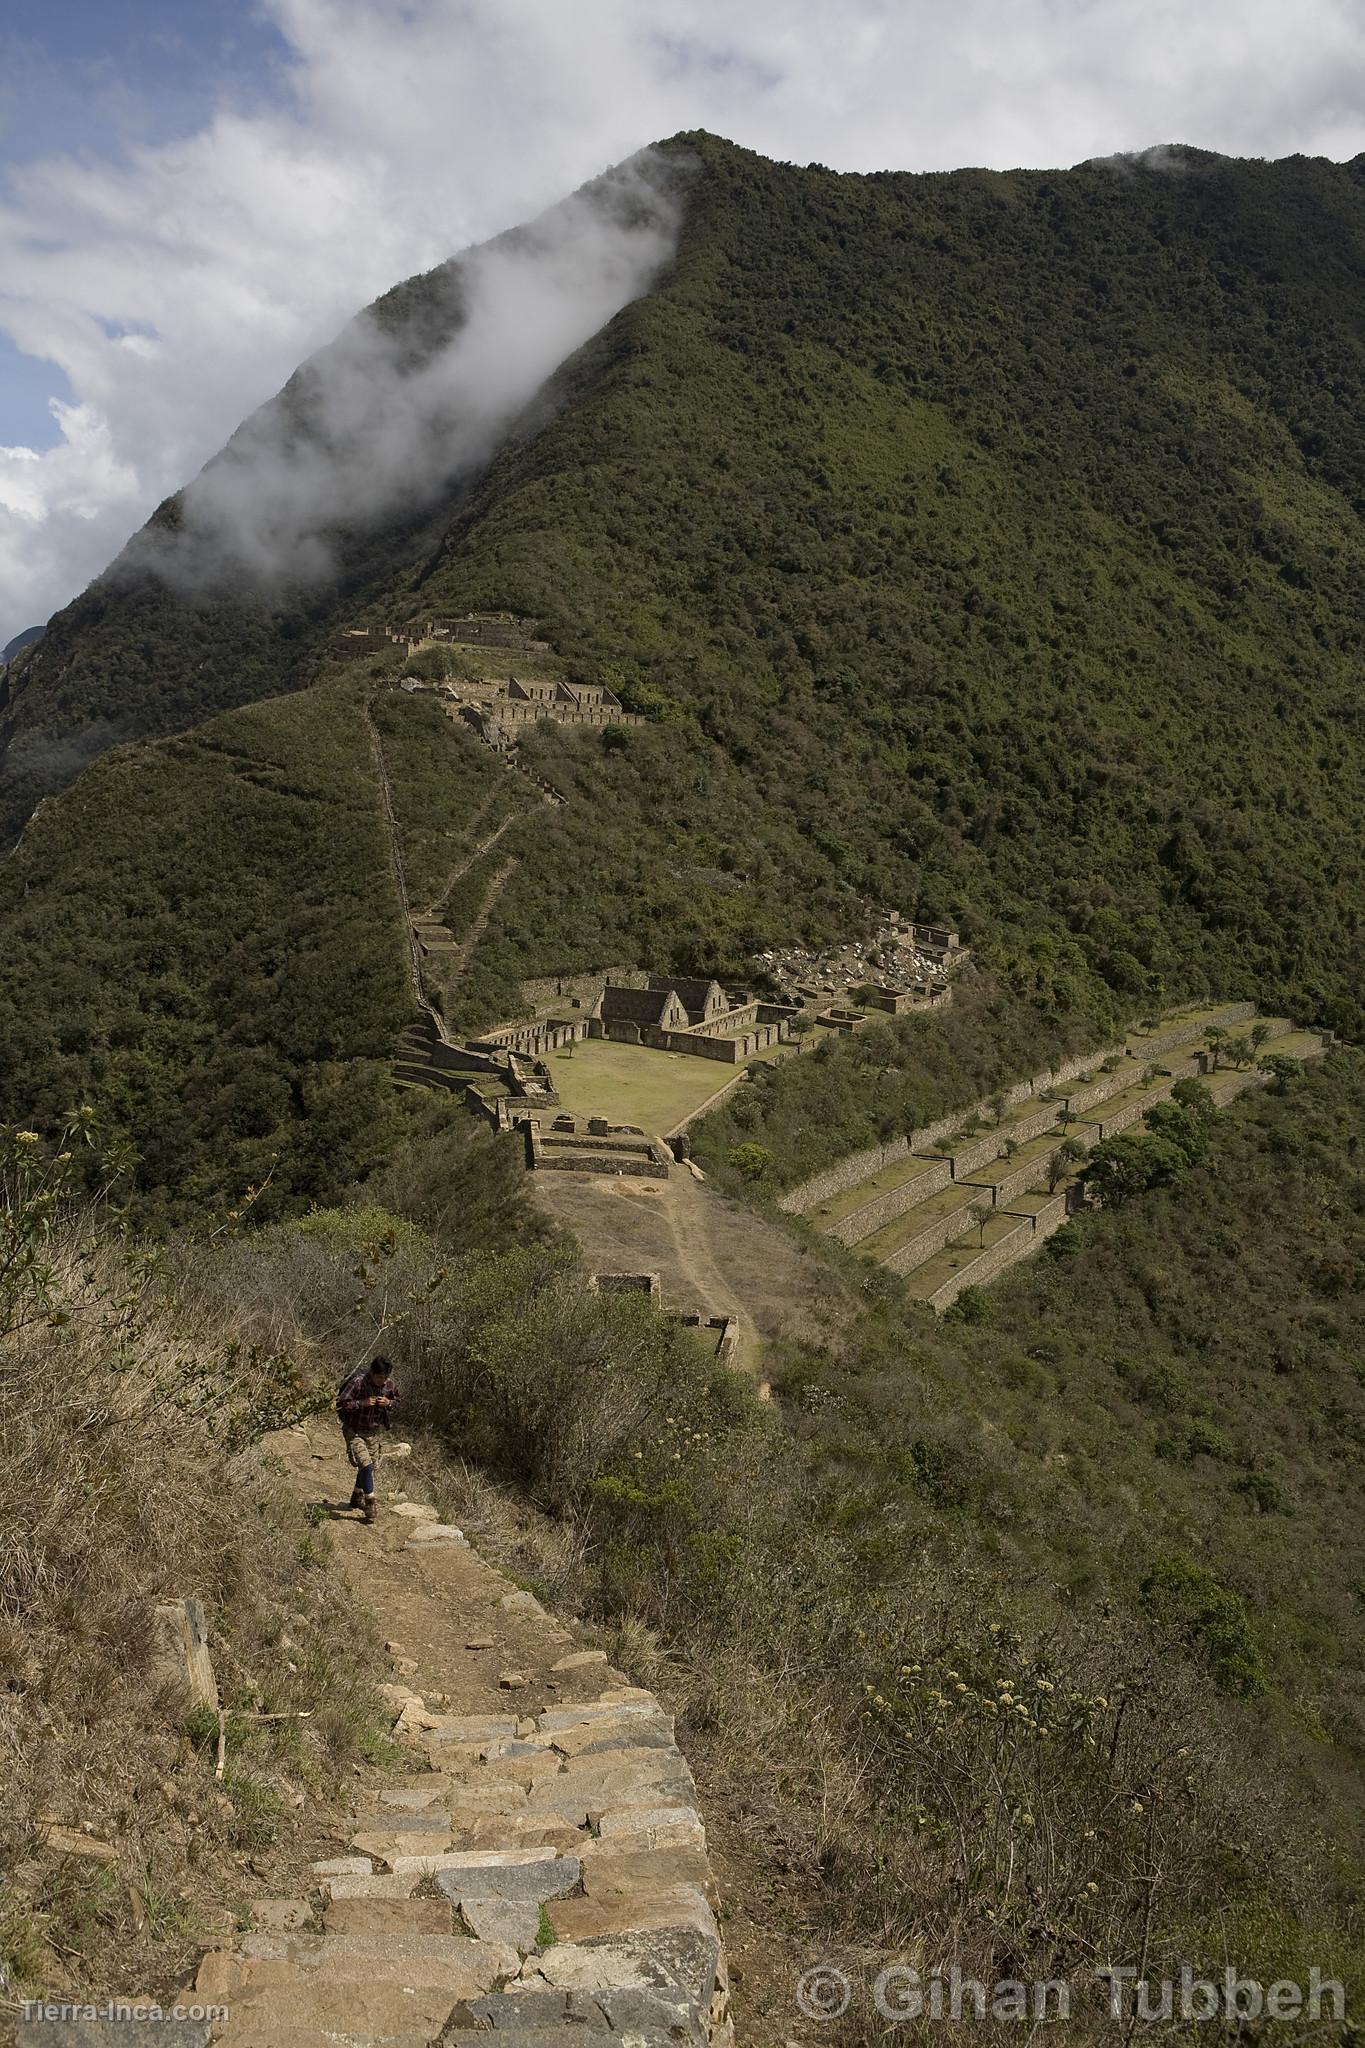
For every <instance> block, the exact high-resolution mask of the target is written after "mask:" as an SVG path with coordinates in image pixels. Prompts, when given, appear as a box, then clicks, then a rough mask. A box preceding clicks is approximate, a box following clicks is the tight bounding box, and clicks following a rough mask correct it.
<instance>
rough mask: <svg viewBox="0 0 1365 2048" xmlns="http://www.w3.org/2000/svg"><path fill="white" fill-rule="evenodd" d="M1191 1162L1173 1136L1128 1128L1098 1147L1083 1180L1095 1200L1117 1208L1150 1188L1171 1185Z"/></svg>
mask: <svg viewBox="0 0 1365 2048" xmlns="http://www.w3.org/2000/svg"><path fill="white" fill-rule="evenodd" d="M1188 1164H1189V1160H1188V1158H1187V1157H1186V1154H1185V1152H1184V1151H1183V1150H1182V1148H1181V1146H1180V1145H1178V1144H1176V1143H1174V1142H1173V1141H1172V1140H1171V1139H1170V1138H1168V1137H1158V1136H1155V1135H1154V1136H1152V1137H1143V1136H1142V1135H1141V1134H1140V1133H1136V1132H1132V1131H1125V1132H1123V1133H1122V1134H1121V1135H1120V1136H1119V1137H1117V1138H1107V1139H1106V1140H1105V1142H1104V1143H1103V1144H1102V1145H1097V1146H1096V1147H1095V1149H1094V1151H1093V1152H1092V1153H1091V1154H1090V1157H1089V1159H1088V1161H1087V1162H1086V1167H1085V1171H1084V1173H1083V1174H1082V1175H1081V1180H1082V1183H1083V1185H1084V1187H1085V1189H1086V1192H1087V1193H1088V1194H1089V1195H1090V1196H1091V1197H1092V1199H1093V1200H1095V1201H1097V1202H1102V1203H1104V1204H1105V1206H1106V1207H1107V1208H1118V1207H1119V1206H1120V1205H1121V1204H1122V1203H1124V1202H1128V1201H1131V1200H1132V1198H1133V1196H1134V1195H1145V1194H1146V1192H1147V1190H1148V1189H1149V1188H1160V1187H1169V1185H1170V1184H1171V1182H1172V1181H1174V1180H1179V1178H1180V1176H1181V1174H1182V1173H1183V1172H1184V1171H1185V1169H1186V1167H1187V1166H1188Z"/></svg>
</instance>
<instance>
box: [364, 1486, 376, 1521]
mask: <svg viewBox="0 0 1365 2048" xmlns="http://www.w3.org/2000/svg"><path fill="white" fill-rule="evenodd" d="M364 1508H365V1520H366V1521H367V1522H372V1521H373V1520H374V1518H375V1516H376V1515H377V1514H378V1513H379V1503H378V1501H377V1500H376V1499H375V1497H374V1495H373V1494H372V1493H367V1494H366V1495H365V1500H364Z"/></svg>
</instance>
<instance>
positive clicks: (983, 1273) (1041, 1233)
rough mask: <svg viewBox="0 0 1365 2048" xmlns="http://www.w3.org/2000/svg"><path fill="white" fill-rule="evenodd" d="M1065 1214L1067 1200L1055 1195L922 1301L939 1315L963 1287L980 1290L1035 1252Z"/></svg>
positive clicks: (955, 1298) (1062, 1222)
mask: <svg viewBox="0 0 1365 2048" xmlns="http://www.w3.org/2000/svg"><path fill="white" fill-rule="evenodd" d="M1066 1213H1067V1211H1066V1197H1065V1195H1057V1196H1056V1197H1054V1199H1053V1200H1052V1201H1051V1202H1049V1203H1048V1205H1047V1207H1046V1208H1045V1209H1040V1210H1039V1211H1038V1213H1037V1215H1036V1216H1026V1217H1022V1218H1021V1219H1020V1223H1019V1228H1018V1229H1017V1230H1011V1231H1008V1232H1007V1233H1006V1235H1005V1236H1004V1237H1000V1238H997V1239H996V1241H995V1243H994V1244H990V1245H987V1246H986V1248H985V1250H984V1251H982V1252H980V1253H978V1255H977V1256H976V1258H974V1259H970V1260H968V1262H967V1264H966V1265H965V1266H963V1267H961V1268H960V1269H959V1270H958V1271H957V1272H956V1273H954V1274H953V1275H952V1276H951V1277H950V1278H949V1279H947V1280H945V1281H944V1282H943V1284H942V1286H940V1287H936V1288H935V1289H934V1291H933V1293H932V1294H927V1295H925V1297H924V1299H925V1300H926V1301H927V1302H928V1304H929V1306H930V1308H932V1309H935V1310H936V1311H937V1312H938V1313H939V1314H940V1315H941V1314H942V1313H943V1311H944V1309H945V1308H949V1307H951V1305H952V1303H953V1302H955V1301H956V1300H957V1297H958V1296H959V1294H961V1293H962V1292H963V1291H964V1290H965V1289H966V1288H968V1287H980V1286H981V1285H982V1283H983V1282H984V1281H986V1280H991V1279H994V1277H995V1275H996V1274H997V1273H1001V1272H1003V1271H1004V1269H1005V1268H1006V1266H1013V1265H1015V1264H1016V1263H1017V1262H1018V1261H1019V1260H1020V1259H1025V1258H1027V1257H1028V1255H1029V1253H1030V1252H1035V1251H1037V1249H1038V1247H1039V1245H1040V1244H1042V1243H1043V1242H1044V1241H1045V1240H1046V1239H1047V1238H1049V1237H1051V1236H1052V1233H1053V1232H1054V1230H1060V1229H1061V1227H1062V1225H1063V1224H1064V1223H1065V1221H1066Z"/></svg>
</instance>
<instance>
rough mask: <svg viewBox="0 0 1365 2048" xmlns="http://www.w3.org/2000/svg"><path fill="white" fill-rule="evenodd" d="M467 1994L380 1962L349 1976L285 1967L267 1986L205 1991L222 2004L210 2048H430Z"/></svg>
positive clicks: (241, 1985) (244, 1984)
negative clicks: (394, 1971) (407, 1976)
mask: <svg viewBox="0 0 1365 2048" xmlns="http://www.w3.org/2000/svg"><path fill="white" fill-rule="evenodd" d="M256 1967H257V1968H258V1969H262V1968H266V1967H269V1966H267V1965H257V1966H256ZM470 1996H474V1997H477V1996H479V1993H478V1992H477V1991H475V1992H466V1991H455V1992H454V1993H452V1991H451V1989H450V1987H449V1985H447V1984H436V1985H431V1984H422V1985H418V1984H413V1983H411V1982H410V1981H404V1979H402V1978H400V1977H397V1976H395V1977H389V1976H388V1975H387V1973H386V1972H385V1971H384V1969H383V1967H382V1966H379V1967H376V1968H373V1969H371V1970H370V1971H369V1972H368V1974H366V1975H365V1976H363V1977H357V1978H355V1979H353V1980H352V1979H347V1980H339V1979H335V1978H331V1977H320V1976H319V1973H318V1972H317V1971H312V1970H310V1971H298V1970H295V1971H293V1972H292V1973H291V1972H290V1971H289V1970H288V1969H287V1968H286V1972H285V1974H284V1975H283V1976H281V1977H280V1978H278V1979H277V1981H275V1982H274V1983H273V1984H270V1985H268V1986H267V1985H264V1984H262V1983H259V1982H255V1983H247V1982H245V1981H243V1980H241V1979H235V1980H233V1982H232V1985H231V1989H230V1992H229V1993H227V1994H226V1995H219V1994H215V1995H214V1996H213V1998H212V2000H211V2002H212V2003H213V2004H218V2005H221V2004H226V2005H228V2006H229V2008H230V2013H229V2017H228V2019H227V2020H226V2021H224V2022H220V2023H219V2030H218V2031H217V2032H216V2033H215V2035H214V2042H215V2048H309V2044H311V2043H314V2042H321V2041H324V2040H325V2041H326V2042H327V2043H328V2048H343V2044H344V2048H431V2043H432V2042H433V2041H434V2040H435V2039H436V2038H437V2037H438V2036H439V2034H440V2033H441V2030H442V2029H443V2027H444V2026H445V2023H446V2021H447V2019H448V2018H449V2016H450V2011H451V2007H452V2005H454V2004H456V2003H458V2002H459V2001H460V2000H461V1999H462V1998H468V1997H470Z"/></svg>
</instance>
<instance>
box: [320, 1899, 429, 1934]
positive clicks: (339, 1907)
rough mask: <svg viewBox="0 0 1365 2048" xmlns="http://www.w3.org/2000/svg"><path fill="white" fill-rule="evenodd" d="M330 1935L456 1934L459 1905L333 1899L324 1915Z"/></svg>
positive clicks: (412, 1900)
mask: <svg viewBox="0 0 1365 2048" xmlns="http://www.w3.org/2000/svg"><path fill="white" fill-rule="evenodd" d="M322 1924H323V1926H324V1927H325V1928H326V1930H327V1932H328V1933H329V1934H369V1935H374V1936H377V1937H379V1938H381V1939H386V1938H387V1937H388V1936H390V1935H394V1936H396V1937H398V1938H399V1939H401V1938H402V1937H403V1936H405V1935H409V1934H455V1933H457V1932H458V1931H459V1930H458V1929H457V1927H456V1924H455V1908H454V1907H453V1906H452V1905H451V1904H450V1903H449V1901H448V1900H446V1899H333V1900H332V1902H331V1904H330V1905H328V1906H327V1907H326V1909H325V1910H324V1912H323V1916H322Z"/></svg>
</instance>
